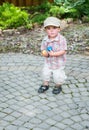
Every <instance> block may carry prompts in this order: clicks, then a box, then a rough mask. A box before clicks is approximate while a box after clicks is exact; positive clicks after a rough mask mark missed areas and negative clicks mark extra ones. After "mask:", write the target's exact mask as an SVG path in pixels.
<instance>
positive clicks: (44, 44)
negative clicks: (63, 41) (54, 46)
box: [41, 38, 47, 51]
mask: <svg viewBox="0 0 89 130" xmlns="http://www.w3.org/2000/svg"><path fill="white" fill-rule="evenodd" d="M46 47H47V43H46V40H45V38H44V39H43V40H42V42H41V51H42V50H46Z"/></svg>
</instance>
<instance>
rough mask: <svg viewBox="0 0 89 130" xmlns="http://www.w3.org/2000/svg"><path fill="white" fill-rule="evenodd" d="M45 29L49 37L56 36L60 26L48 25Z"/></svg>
mask: <svg viewBox="0 0 89 130" xmlns="http://www.w3.org/2000/svg"><path fill="white" fill-rule="evenodd" d="M45 30H46V33H47V34H48V37H49V38H55V37H56V36H57V35H58V33H59V32H60V27H55V26H47V27H46V28H45Z"/></svg>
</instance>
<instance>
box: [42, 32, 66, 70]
mask: <svg viewBox="0 0 89 130" xmlns="http://www.w3.org/2000/svg"><path fill="white" fill-rule="evenodd" d="M48 46H51V47H52V50H53V51H54V52H57V51H62V50H67V42H66V39H65V37H64V36H62V35H61V34H58V36H57V37H56V38H55V39H54V40H50V39H49V38H48V36H46V37H44V39H43V41H42V44H41V50H47V47H48ZM65 62H66V54H63V55H62V56H56V57H54V56H53V57H51V56H49V57H45V65H47V66H48V67H49V68H50V69H58V68H60V67H62V66H65Z"/></svg>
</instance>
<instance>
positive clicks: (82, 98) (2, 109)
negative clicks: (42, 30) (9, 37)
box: [0, 53, 89, 130]
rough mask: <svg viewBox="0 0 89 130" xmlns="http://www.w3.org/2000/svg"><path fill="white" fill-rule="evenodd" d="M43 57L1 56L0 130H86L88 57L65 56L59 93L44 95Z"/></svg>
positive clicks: (88, 118)
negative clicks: (64, 75) (42, 91)
mask: <svg viewBox="0 0 89 130" xmlns="http://www.w3.org/2000/svg"><path fill="white" fill-rule="evenodd" d="M42 66H43V57H41V56H34V55H29V54H20V53H19V54H17V53H16V54H14V53H8V54H0V130H89V57H88V56H83V55H81V56H80V55H68V56H67V64H66V74H67V76H68V79H67V81H66V83H65V84H64V85H63V90H62V93H60V94H59V95H53V94H52V89H53V85H54V83H53V82H51V83H50V86H51V87H50V89H49V90H48V91H47V92H46V93H44V94H38V92H37V90H38V88H39V86H40V85H41V83H42V79H41V69H42Z"/></svg>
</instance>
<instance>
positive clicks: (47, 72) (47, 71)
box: [42, 65, 51, 81]
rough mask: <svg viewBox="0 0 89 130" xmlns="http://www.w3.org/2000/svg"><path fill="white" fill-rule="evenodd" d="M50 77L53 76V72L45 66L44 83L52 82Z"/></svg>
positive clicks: (43, 71)
mask: <svg viewBox="0 0 89 130" xmlns="http://www.w3.org/2000/svg"><path fill="white" fill-rule="evenodd" d="M50 76H51V70H50V69H49V68H48V66H47V65H45V66H44V67H43V70H42V78H43V81H50Z"/></svg>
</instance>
